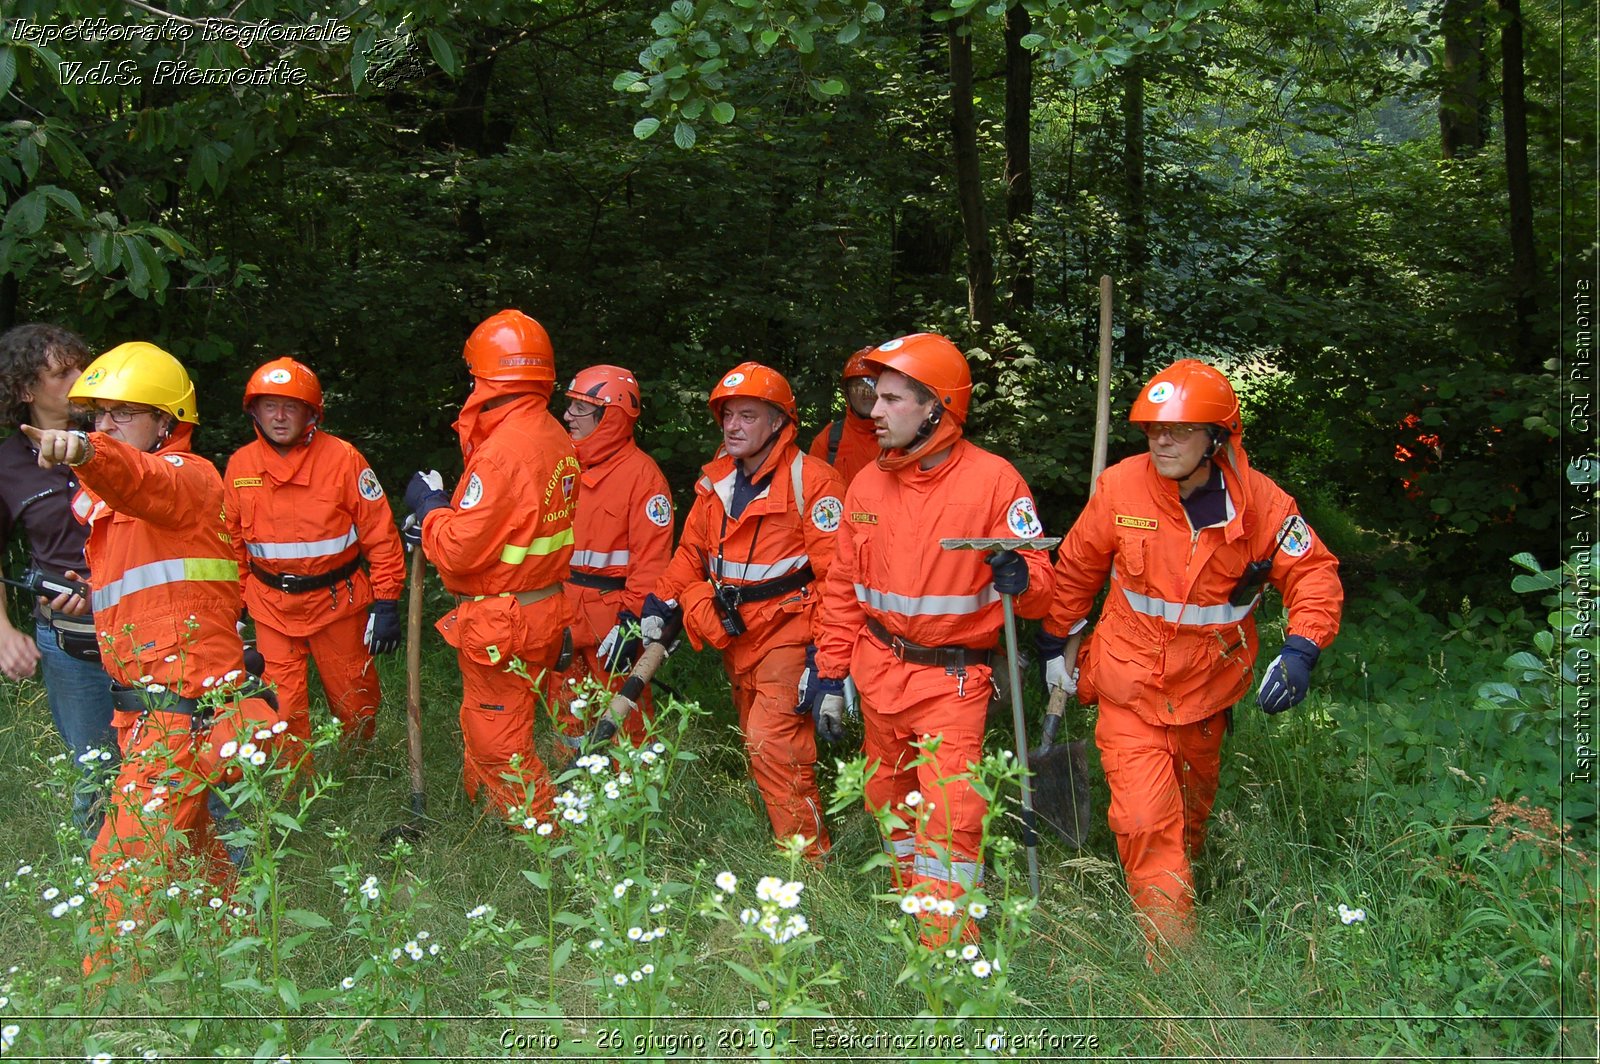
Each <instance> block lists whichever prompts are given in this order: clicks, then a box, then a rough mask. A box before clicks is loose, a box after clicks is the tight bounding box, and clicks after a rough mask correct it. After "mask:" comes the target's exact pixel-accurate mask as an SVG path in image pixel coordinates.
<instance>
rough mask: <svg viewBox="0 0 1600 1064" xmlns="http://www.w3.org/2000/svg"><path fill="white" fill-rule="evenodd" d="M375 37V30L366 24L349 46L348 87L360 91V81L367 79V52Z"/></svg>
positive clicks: (368, 60) (368, 61)
mask: <svg viewBox="0 0 1600 1064" xmlns="http://www.w3.org/2000/svg"><path fill="white" fill-rule="evenodd" d="M376 38H377V30H375V29H373V28H372V27H371V26H368V27H367V28H366V29H364V30H362V31H361V33H360V34H358V35H357V37H356V40H355V43H354V44H352V45H351V46H350V88H351V89H352V90H354V91H356V92H359V91H361V83H362V82H363V81H365V80H367V65H368V64H369V63H370V62H371V60H370V59H369V58H368V57H367V53H368V52H370V51H371V50H372V42H373V41H374V40H375V39H376Z"/></svg>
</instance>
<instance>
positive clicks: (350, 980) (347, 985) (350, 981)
mask: <svg viewBox="0 0 1600 1064" xmlns="http://www.w3.org/2000/svg"><path fill="white" fill-rule="evenodd" d="M355 985H356V980H355V977H354V976H350V975H347V976H345V977H344V978H343V979H341V980H339V986H340V987H341V988H343V989H345V990H352V989H354V988H355Z"/></svg>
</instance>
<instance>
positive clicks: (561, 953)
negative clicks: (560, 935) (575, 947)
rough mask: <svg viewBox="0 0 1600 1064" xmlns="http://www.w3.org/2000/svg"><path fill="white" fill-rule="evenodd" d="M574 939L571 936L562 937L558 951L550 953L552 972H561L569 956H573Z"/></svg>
mask: <svg viewBox="0 0 1600 1064" xmlns="http://www.w3.org/2000/svg"><path fill="white" fill-rule="evenodd" d="M572 941H573V940H572V939H570V938H564V939H562V940H561V945H559V946H557V947H556V951H555V952H554V953H552V954H551V955H550V971H551V972H552V973H555V972H559V971H560V970H561V969H562V968H563V967H564V966H565V965H566V963H567V958H569V957H571V956H572Z"/></svg>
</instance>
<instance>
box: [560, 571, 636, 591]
mask: <svg viewBox="0 0 1600 1064" xmlns="http://www.w3.org/2000/svg"><path fill="white" fill-rule="evenodd" d="M567 583H569V584H573V585H575V586H577V587H588V588H593V589H594V590H596V591H621V590H622V589H623V588H625V587H627V586H628V578H627V577H625V576H601V575H600V574H599V573H588V572H584V571H583V570H582V569H574V570H572V575H571V576H569V577H567Z"/></svg>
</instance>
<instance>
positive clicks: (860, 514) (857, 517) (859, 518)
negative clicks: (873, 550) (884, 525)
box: [850, 510, 878, 525]
mask: <svg viewBox="0 0 1600 1064" xmlns="http://www.w3.org/2000/svg"><path fill="white" fill-rule="evenodd" d="M850 521H851V523H852V524H857V525H875V524H877V523H878V515H877V514H869V513H867V512H866V511H864V510H852V511H851V513H850Z"/></svg>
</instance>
